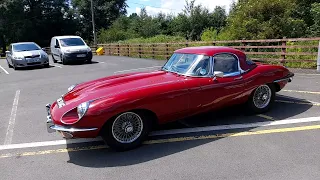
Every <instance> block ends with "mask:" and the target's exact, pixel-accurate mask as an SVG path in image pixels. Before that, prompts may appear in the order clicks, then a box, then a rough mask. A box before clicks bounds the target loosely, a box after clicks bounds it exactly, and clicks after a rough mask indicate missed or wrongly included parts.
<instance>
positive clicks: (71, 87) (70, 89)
mask: <svg viewBox="0 0 320 180" xmlns="http://www.w3.org/2000/svg"><path fill="white" fill-rule="evenodd" d="M76 86H77V85H76V84H74V85H72V86H70V87H69V88H68V92H70V91H72V90H73V89H74V88H75V87H76Z"/></svg>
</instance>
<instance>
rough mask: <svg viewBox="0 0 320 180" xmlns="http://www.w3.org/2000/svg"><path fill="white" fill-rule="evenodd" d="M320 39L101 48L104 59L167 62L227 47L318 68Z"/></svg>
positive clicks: (263, 59)
mask: <svg viewBox="0 0 320 180" xmlns="http://www.w3.org/2000/svg"><path fill="white" fill-rule="evenodd" d="M319 41H320V37H315V38H296V39H287V38H284V39H263V40H233V41H211V42H203V41H200V42H174V43H144V44H121V43H117V44H115V43H112V44H98V47H103V48H104V52H105V55H110V56H129V57H139V58H152V59H163V60H167V59H168V58H169V57H170V56H171V54H172V53H173V52H174V51H175V50H176V49H179V48H184V47H192V46H208V45H209V46H228V47H232V48H235V49H239V50H242V51H244V52H246V54H247V55H248V57H249V58H250V59H252V60H254V61H261V62H267V63H273V64H278V63H281V64H288V63H289V64H291V66H292V65H293V66H294V65H296V66H297V67H301V65H302V66H303V65H306V66H308V67H310V68H314V67H316V63H317V55H318V48H319V47H318V46H319Z"/></svg>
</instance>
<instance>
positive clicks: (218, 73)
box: [214, 71, 224, 77]
mask: <svg viewBox="0 0 320 180" xmlns="http://www.w3.org/2000/svg"><path fill="white" fill-rule="evenodd" d="M223 75H224V74H223V72H221V71H215V72H214V76H215V77H223Z"/></svg>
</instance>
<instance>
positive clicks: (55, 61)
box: [51, 54, 58, 63]
mask: <svg viewBox="0 0 320 180" xmlns="http://www.w3.org/2000/svg"><path fill="white" fill-rule="evenodd" d="M51 56H52V61H53V63H57V62H58V61H57V60H56V59H55V58H54V56H53V54H52V55H51Z"/></svg>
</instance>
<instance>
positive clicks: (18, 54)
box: [14, 50, 43, 58]
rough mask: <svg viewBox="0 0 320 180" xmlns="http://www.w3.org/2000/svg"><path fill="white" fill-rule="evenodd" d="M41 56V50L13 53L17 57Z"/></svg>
mask: <svg viewBox="0 0 320 180" xmlns="http://www.w3.org/2000/svg"><path fill="white" fill-rule="evenodd" d="M41 54H43V51H42V50H34V51H21V52H14V55H16V56H19V57H21V56H22V57H25V58H26V57H37V56H40V55H41Z"/></svg>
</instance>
